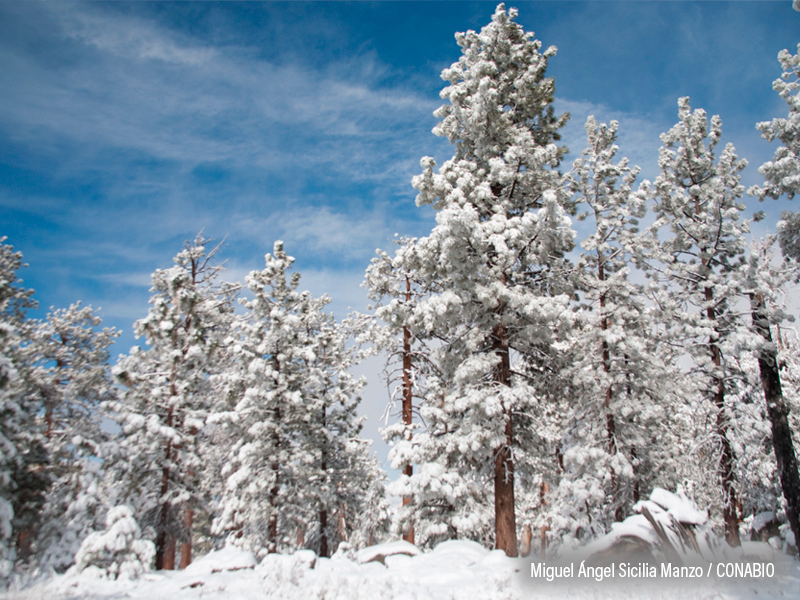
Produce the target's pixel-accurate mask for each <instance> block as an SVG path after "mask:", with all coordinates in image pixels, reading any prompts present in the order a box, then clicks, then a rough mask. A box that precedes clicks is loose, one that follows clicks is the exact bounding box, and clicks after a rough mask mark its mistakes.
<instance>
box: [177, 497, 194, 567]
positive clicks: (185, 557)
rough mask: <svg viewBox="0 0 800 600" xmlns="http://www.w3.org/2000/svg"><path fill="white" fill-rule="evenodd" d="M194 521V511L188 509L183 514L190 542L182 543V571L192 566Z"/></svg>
mask: <svg viewBox="0 0 800 600" xmlns="http://www.w3.org/2000/svg"><path fill="white" fill-rule="evenodd" d="M193 520H194V511H193V510H192V509H191V508H187V509H186V511H185V512H184V513H183V524H184V525H185V526H186V531H187V532H188V535H189V541H187V542H181V566H180V568H181V569H185V568H186V567H188V566H189V565H190V564H192V521H193Z"/></svg>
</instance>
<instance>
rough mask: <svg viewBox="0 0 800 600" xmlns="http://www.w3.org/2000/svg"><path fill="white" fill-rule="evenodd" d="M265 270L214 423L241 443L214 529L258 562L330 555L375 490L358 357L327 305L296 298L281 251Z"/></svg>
mask: <svg viewBox="0 0 800 600" xmlns="http://www.w3.org/2000/svg"><path fill="white" fill-rule="evenodd" d="M265 262H266V265H265V268H264V269H262V270H261V271H253V272H251V273H250V274H249V275H248V276H247V287H248V289H249V291H250V293H251V294H252V299H247V300H243V301H242V302H243V304H244V305H245V307H246V308H247V311H248V312H247V314H246V315H245V316H244V317H243V318H242V319H241V320H240V321H239V323H238V328H239V339H237V341H236V342H235V343H234V344H233V345H232V351H233V353H234V370H233V371H231V372H230V373H228V374H226V375H225V376H223V377H222V378H221V379H222V380H223V381H224V383H225V387H226V390H227V391H226V394H227V396H228V398H229V403H230V408H229V410H228V411H226V412H221V413H219V414H218V415H216V416H215V417H214V421H215V422H216V423H219V424H220V425H223V426H224V427H225V428H226V429H227V434H226V435H228V436H229V437H230V438H231V439H232V440H234V443H233V444H232V445H231V447H230V449H229V452H228V460H227V461H226V466H225V468H224V469H223V472H222V475H223V477H224V478H225V485H224V491H223V494H222V498H221V501H220V504H221V508H220V510H219V516H218V518H217V519H216V520H215V523H214V530H215V531H216V532H218V533H223V532H229V538H228V539H229V541H231V542H233V543H235V544H238V545H241V546H244V547H247V548H249V549H251V550H253V551H254V552H255V553H256V554H262V553H266V552H278V551H280V550H283V549H288V548H296V547H305V546H309V547H313V548H314V549H315V550H317V551H318V552H319V553H320V555H325V556H326V555H328V554H329V553H330V550H331V548H332V547H333V545H334V544H335V543H336V542H337V541H340V540H343V538H344V537H346V535H347V531H348V528H349V527H351V525H350V524H351V523H353V522H357V521H358V519H357V518H356V517H355V515H356V514H357V512H358V508H357V507H358V506H359V503H360V502H363V498H364V495H365V494H367V493H368V491H369V489H370V486H371V485H372V484H373V479H374V469H373V470H372V471H371V470H370V469H369V468H367V467H368V465H366V464H365V463H366V462H367V461H366V458H365V454H364V452H363V448H362V447H361V446H362V445H363V444H362V442H361V441H360V440H358V438H357V434H358V431H359V429H360V420H359V419H358V418H357V417H356V415H355V409H356V407H357V404H358V401H359V398H358V393H359V391H360V389H361V387H362V386H363V381H362V380H356V379H354V378H353V377H352V376H351V375H350V374H349V373H348V371H347V370H348V368H349V367H350V366H351V365H352V364H353V362H354V360H355V357H356V354H355V353H354V352H353V351H352V350H351V349H348V348H347V347H346V341H347V338H348V332H347V331H346V330H345V329H344V328H342V326H340V325H338V324H337V323H336V322H335V321H334V320H333V317H332V316H331V315H329V314H327V313H325V312H323V308H324V307H325V306H326V305H327V304H328V303H329V302H330V300H329V299H328V297H327V296H322V297H321V298H314V297H313V296H312V295H311V294H310V293H309V292H300V291H298V285H299V281H300V275H299V274H298V273H294V274H293V275H291V276H289V274H288V270H289V269H290V268H291V266H292V263H293V262H294V258H292V257H291V256H288V255H287V254H286V252H285V251H284V249H283V243H282V242H276V243H275V246H274V250H273V255H269V254H267V255H266V260H265ZM359 490H361V492H359Z"/></svg>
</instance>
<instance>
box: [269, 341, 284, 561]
mask: <svg viewBox="0 0 800 600" xmlns="http://www.w3.org/2000/svg"><path fill="white" fill-rule="evenodd" d="M275 352H276V354H277V349H276V351H275ZM273 361H274V363H275V364H274V366H275V371H276V372H277V373H280V370H281V363H280V361H279V360H278V357H277V356H275V357H274V358H273ZM280 422H281V411H280V409H279V408H276V409H275V429H274V431H273V434H272V442H273V444H274V446H275V448H274V449H273V452H274V456H275V460H273V461H272V477H273V478H274V479H273V484H272V488H270V490H269V507H270V512H269V520H268V521H267V543H268V546H267V551H268V552H269V553H270V554H274V553H276V552H277V551H278V494H279V493H280V484H279V481H278V477H279V475H280V470H281V465H280V463H279V462H278V460H277V456H278V449H279V448H280V446H281V436H280V433H279V432H278V429H277V426H278V424H279V423H280Z"/></svg>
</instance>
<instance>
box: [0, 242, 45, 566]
mask: <svg viewBox="0 0 800 600" xmlns="http://www.w3.org/2000/svg"><path fill="white" fill-rule="evenodd" d="M5 241H6V238H5V237H2V238H0V364H2V367H0V371H1V373H0V401H1V402H2V403H0V570H6V569H10V568H11V566H12V564H13V559H14V558H17V559H22V560H25V561H27V560H28V559H30V558H31V557H32V554H33V546H34V545H33V542H34V530H35V526H36V523H37V519H38V515H39V511H40V510H41V508H42V505H43V503H44V494H45V492H46V490H47V487H48V478H47V477H46V475H45V474H44V473H43V469H44V467H45V465H46V463H47V454H46V451H45V449H44V438H43V436H42V433H41V430H40V429H39V428H37V426H36V413H37V411H38V410H39V408H40V403H39V402H38V398H37V397H36V395H35V394H34V393H32V392H31V386H30V385H29V378H28V377H27V373H28V370H29V365H28V362H27V357H26V351H25V347H26V345H28V337H29V335H28V334H29V330H30V327H31V326H30V325H29V323H28V320H27V319H26V314H25V313H26V310H27V309H29V308H36V306H37V303H36V301H35V300H34V299H33V290H26V289H24V288H22V287H19V284H20V283H21V282H22V280H21V279H19V276H18V274H17V272H18V271H19V269H20V268H21V267H22V266H27V265H23V263H22V253H20V252H15V251H14V248H13V246H11V245H6V244H3V242H5ZM12 538H13V540H12ZM4 561H5V562H4Z"/></svg>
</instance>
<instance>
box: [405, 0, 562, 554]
mask: <svg viewBox="0 0 800 600" xmlns="http://www.w3.org/2000/svg"><path fill="white" fill-rule="evenodd" d="M516 16H517V11H516V10H514V9H511V10H509V11H508V12H506V10H505V7H504V6H503V5H502V4H501V5H499V6H498V8H497V10H496V12H495V13H494V15H493V16H492V22H491V23H490V24H489V25H487V26H486V27H484V28H483V29H482V30H481V32H480V33H476V32H474V31H468V32H467V33H463V34H457V35H456V40H457V42H458V44H459V46H460V47H461V51H462V57H461V59H460V60H459V61H458V62H456V63H455V64H453V65H452V67H450V68H448V69H445V70H444V71H443V73H442V78H443V79H444V80H445V81H446V82H447V83H448V85H447V87H445V88H444V90H442V92H441V96H442V98H445V99H447V100H448V101H449V103H448V104H445V105H444V106H442V107H441V108H440V109H439V110H437V111H436V113H435V115H436V116H438V117H439V118H440V119H441V122H440V123H439V124H438V125H437V126H436V127H435V128H434V133H435V134H436V135H440V136H444V137H446V138H447V139H448V140H450V142H451V143H452V144H454V145H455V154H454V156H453V158H452V159H450V160H448V161H446V162H445V163H444V164H443V165H442V166H441V167H440V168H439V170H438V172H434V167H435V162H434V160H433V159H432V158H424V159H422V161H421V165H422V167H423V173H422V174H421V175H419V176H417V177H415V178H414V180H413V185H414V187H416V188H417V190H418V191H419V195H418V196H417V204H419V205H425V204H431V205H433V207H434V208H435V209H436V210H437V215H436V222H437V225H436V227H435V228H434V230H433V231H432V232H431V234H430V235H429V236H428V237H426V238H422V239H420V240H419V241H418V243H417V250H416V252H415V259H414V264H408V265H403V268H410V269H413V270H415V271H416V272H417V273H418V274H419V276H420V277H422V278H423V280H424V281H427V282H437V284H438V285H439V286H440V287H441V290H442V291H441V292H440V293H437V294H432V295H431V297H429V298H426V299H425V300H424V301H422V302H420V303H419V305H418V306H417V307H416V309H415V310H414V315H413V316H412V318H411V322H412V325H413V326H414V327H416V328H417V329H418V330H419V331H426V332H427V335H428V336H430V337H432V338H437V339H440V340H444V342H443V343H444V345H443V347H442V350H441V361H440V364H441V366H442V371H443V377H444V379H445V380H446V381H447V382H448V385H449V386H452V387H451V389H448V392H447V394H446V395H445V397H444V399H443V403H442V410H443V411H444V413H443V415H444V414H446V415H447V424H446V426H445V430H446V435H447V436H448V437H449V439H450V442H449V443H448V444H446V446H444V447H446V448H448V450H447V451H448V452H450V453H451V454H452V455H453V459H454V460H453V463H454V464H453V466H452V467H450V469H452V470H455V472H456V473H460V474H461V476H462V479H463V478H467V479H469V478H471V477H473V476H474V475H475V474H478V477H479V479H480V480H484V479H485V478H487V477H488V479H489V480H491V481H492V488H493V493H492V494H491V497H492V498H493V501H494V532H495V536H494V537H495V546H496V547H497V548H500V549H502V550H504V551H505V552H506V554H508V555H509V556H516V555H517V541H516V516H515V490H514V482H515V470H516V467H517V462H516V460H515V453H519V452H520V450H521V448H522V447H523V445H524V444H523V443H522V437H521V436H528V435H531V432H532V431H533V429H534V426H535V421H536V419H535V415H536V414H537V412H540V409H539V408H538V407H537V406H536V390H535V389H532V388H531V387H530V386H529V385H528V383H527V382H526V380H525V379H524V378H523V377H520V376H519V375H518V374H517V372H518V369H516V368H515V366H514V364H513V363H514V360H515V357H516V356H518V355H522V356H524V355H525V354H526V353H528V352H529V350H530V349H531V348H532V347H533V346H536V345H545V346H547V345H549V344H550V343H551V333H552V325H553V323H554V322H555V321H556V320H557V319H558V316H559V315H560V314H561V313H562V312H563V310H564V309H565V307H566V304H567V302H568V292H569V286H568V285H567V284H566V282H565V273H564V270H565V265H566V261H565V259H564V255H565V253H566V252H568V251H569V250H570V249H571V248H572V247H573V236H574V234H573V231H572V229H571V222H570V219H569V218H568V216H567V210H568V204H569V194H568V192H566V191H565V189H564V188H563V186H562V185H561V183H562V176H561V175H560V174H559V172H558V171H557V167H558V165H559V163H560V160H561V156H562V154H563V152H564V150H563V149H562V148H559V147H558V146H557V145H556V143H555V142H556V141H557V140H558V139H559V135H558V129H559V128H560V127H561V126H562V125H563V124H564V123H565V121H566V118H567V117H566V116H562V117H556V116H555V114H554V110H553V107H552V102H553V90H554V83H553V80H552V79H550V78H547V77H546V76H545V70H546V67H547V61H548V59H549V58H551V57H552V56H554V55H555V52H556V50H555V48H554V47H551V48H549V49H548V50H547V51H545V52H544V53H541V52H540V51H539V50H540V48H541V43H540V42H539V41H537V40H535V39H534V38H533V34H531V33H528V32H525V31H524V30H523V28H522V27H521V26H520V25H518V24H517V23H515V22H514V19H515V18H516ZM455 455H458V457H456V456H455ZM465 481H466V480H465Z"/></svg>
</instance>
